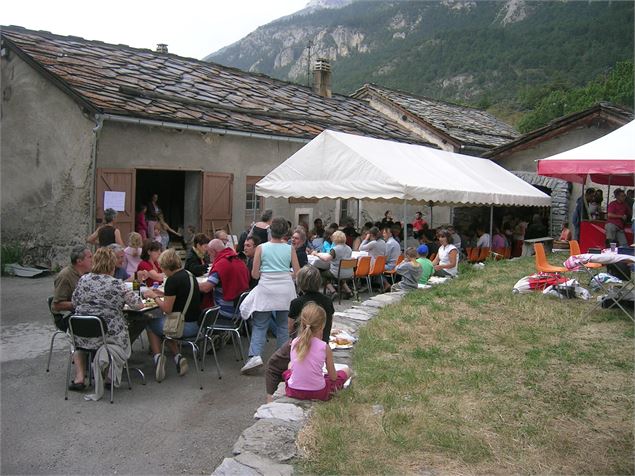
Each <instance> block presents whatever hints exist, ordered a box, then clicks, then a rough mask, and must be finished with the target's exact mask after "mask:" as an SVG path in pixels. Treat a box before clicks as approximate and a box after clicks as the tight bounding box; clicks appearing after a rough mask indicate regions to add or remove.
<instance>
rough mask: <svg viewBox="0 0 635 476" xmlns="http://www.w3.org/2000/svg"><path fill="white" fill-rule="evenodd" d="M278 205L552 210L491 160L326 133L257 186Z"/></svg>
mask: <svg viewBox="0 0 635 476" xmlns="http://www.w3.org/2000/svg"><path fill="white" fill-rule="evenodd" d="M256 194H257V195H259V196H262V197H277V198H333V199H334V198H343V199H350V198H353V199H381V200H408V201H420V202H433V203H435V204H443V205H510V206H511V205H528V206H549V205H550V204H551V198H550V197H549V196H548V195H547V194H545V193H543V192H541V191H540V190H538V189H536V188H535V187H533V186H532V185H530V184H528V183H526V182H525V181H523V180H522V179H520V178H519V177H516V176H515V175H514V174H512V173H510V172H508V171H507V170H505V169H503V168H502V167H500V166H499V165H497V164H495V163H494V162H492V161H490V160H488V159H481V158H478V157H471V156H467V155H461V154H456V153H453V152H446V151H441V150H436V149H432V148H430V147H425V146H421V145H413V144H403V143H400V142H393V141H388V140H381V139H373V138H369V137H362V136H356V135H352V134H345V133H342V132H335V131H330V130H325V131H324V132H322V133H321V134H320V135H319V136H317V137H316V138H315V139H313V140H312V141H311V142H309V143H308V144H307V145H305V146H304V147H303V148H302V149H300V150H299V151H297V152H296V153H295V154H293V155H292V156H291V157H289V158H288V159H287V160H286V161H285V162H283V163H282V164H281V165H279V166H278V167H276V168H275V169H274V170H273V171H272V172H271V173H269V174H268V175H267V176H266V177H264V178H263V179H262V180H260V181H259V182H258V183H257V184H256Z"/></svg>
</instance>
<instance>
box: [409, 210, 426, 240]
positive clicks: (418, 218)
mask: <svg viewBox="0 0 635 476" xmlns="http://www.w3.org/2000/svg"><path fill="white" fill-rule="evenodd" d="M427 226H428V223H427V222H426V221H425V220H424V219H423V215H422V213H421V212H417V213H416V214H415V219H414V221H413V222H412V229H413V230H414V232H415V237H419V233H420V232H421V230H423V229H425V228H426V227H427Z"/></svg>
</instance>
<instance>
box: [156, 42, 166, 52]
mask: <svg viewBox="0 0 635 476" xmlns="http://www.w3.org/2000/svg"><path fill="white" fill-rule="evenodd" d="M167 52H168V45H167V44H166V43H159V44H158V45H157V53H167Z"/></svg>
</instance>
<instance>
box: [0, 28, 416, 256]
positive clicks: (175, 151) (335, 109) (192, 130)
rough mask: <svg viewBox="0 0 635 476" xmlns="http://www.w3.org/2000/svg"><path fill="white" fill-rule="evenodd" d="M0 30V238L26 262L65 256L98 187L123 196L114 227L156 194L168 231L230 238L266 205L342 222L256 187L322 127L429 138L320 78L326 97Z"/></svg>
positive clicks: (142, 55)
mask: <svg viewBox="0 0 635 476" xmlns="http://www.w3.org/2000/svg"><path fill="white" fill-rule="evenodd" d="M1 33H2V37H1V38H2V47H1V48H2V55H1V74H2V77H1V79H2V122H1V134H2V146H1V147H2V149H1V153H2V195H1V198H2V241H3V243H16V244H19V246H22V247H23V248H24V249H25V250H28V257H29V258H30V259H27V261H30V262H35V263H38V264H44V265H49V266H53V267H55V266H57V265H61V264H65V263H66V262H67V261H68V254H69V249H70V247H71V246H72V245H74V244H77V243H82V242H84V241H85V238H86V236H87V235H88V234H89V233H90V232H92V230H93V229H94V228H95V226H96V224H97V223H98V222H99V221H100V220H101V218H102V215H103V208H104V197H105V196H106V194H105V192H124V193H125V195H123V196H122V195H119V198H122V197H123V206H122V207H121V208H122V211H121V212H120V213H119V216H118V218H117V220H118V226H119V228H120V229H121V230H122V234H123V236H127V233H128V232H129V231H131V230H132V229H133V227H134V215H135V208H136V207H137V206H138V205H139V204H141V203H144V202H146V201H147V200H148V199H149V197H150V196H151V194H153V193H157V194H158V195H159V203H160V205H161V206H162V207H163V209H164V212H165V216H166V219H167V221H168V223H170V224H171V226H172V227H173V228H176V227H177V226H179V225H182V226H187V225H192V226H194V227H195V228H196V229H199V230H204V231H207V232H209V231H211V230H213V229H218V228H220V227H229V228H231V231H233V232H234V233H235V234H238V233H240V231H242V229H244V228H245V226H246V225H247V224H248V223H250V222H251V221H252V220H253V219H254V217H257V215H258V214H259V213H260V211H261V210H262V209H263V208H265V207H267V208H273V209H274V210H275V212H276V213H278V214H282V215H285V216H286V217H288V218H289V219H290V220H292V221H294V222H295V223H299V222H301V221H305V222H307V223H310V222H311V221H312V219H313V218H314V217H318V216H321V217H324V218H325V220H338V219H339V217H340V215H341V214H343V213H342V212H349V213H351V212H352V210H348V209H347V208H348V207H347V205H348V204H347V203H341V202H340V201H320V202H319V203H317V202H316V201H311V200H308V201H307V200H289V201H287V200H270V201H267V203H264V201H263V200H261V199H258V198H257V197H255V195H254V193H253V192H254V185H255V183H256V182H257V181H258V180H259V179H260V178H261V177H262V176H264V175H266V174H267V173H269V172H270V171H271V170H272V169H273V168H275V167H276V166H277V165H279V164H280V163H282V162H283V161H284V160H285V159H287V158H288V157H290V156H291V155H292V154H293V153H294V152H295V151H297V150H298V149H299V148H301V147H302V146H303V145H304V144H305V143H307V142H308V141H310V140H311V139H312V138H314V137H315V136H316V135H318V134H319V133H320V132H321V131H322V130H324V129H327V128H328V129H333V130H338V131H342V132H349V133H355V134H362V135H367V136H371V137H377V138H384V139H391V140H397V141H405V142H414V143H420V144H427V142H426V141H425V140H422V139H420V138H419V137H418V136H417V135H416V134H414V133H412V132H411V131H410V130H408V129H405V128H403V127H402V126H400V125H399V124H397V123H396V122H394V121H393V120H391V119H389V118H386V117H385V116H383V115H382V114H379V113H378V112H377V111H376V110H374V109H373V108H371V107H370V106H369V105H368V103H366V102H365V101H362V100H359V99H354V98H350V97H347V96H342V95H332V97H328V96H329V95H330V88H329V84H330V81H329V78H328V77H324V78H322V79H323V80H322V81H319V82H318V85H319V87H320V89H321V90H322V91H323V93H324V96H327V97H324V96H321V95H319V94H316V93H314V92H313V91H312V90H311V89H310V88H306V87H302V86H299V85H296V84H291V83H287V82H283V81H278V80H275V79H272V78H270V77H267V76H264V75H259V74H252V73H246V72H243V71H240V70H238V69H234V68H228V67H223V66H219V65H217V64H213V63H207V62H202V61H198V60H194V59H189V58H183V57H179V56H176V55H173V54H170V53H167V52H166V51H165V50H166V49H167V48H165V47H163V48H162V50H161V52H155V51H150V50H144V49H135V48H131V47H128V46H125V45H111V44H106V43H102V42H97V41H88V40H85V39H82V38H77V37H71V36H59V35H55V34H51V33H48V32H40V31H30V30H26V29H24V28H20V27H2V32H1ZM317 74H318V75H328V74H330V71H329V69H328V68H325V67H324V65H322V67H321V68H320V71H319V72H318V73H317ZM427 145H429V144H427ZM315 167H320V163H319V162H317V163H316V164H315ZM343 202H345V201H343ZM377 213H379V212H377ZM351 214H353V216H354V213H351ZM379 216H380V215H378V214H377V215H376V217H377V218H378V217H379Z"/></svg>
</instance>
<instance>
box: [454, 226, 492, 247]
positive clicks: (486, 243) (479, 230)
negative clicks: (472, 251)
mask: <svg viewBox="0 0 635 476" xmlns="http://www.w3.org/2000/svg"><path fill="white" fill-rule="evenodd" d="M476 235H477V236H478V241H477V242H476V247H477V248H491V247H492V239H491V237H490V235H489V233H485V230H484V229H483V227H482V226H478V227H476ZM453 244H454V240H453Z"/></svg>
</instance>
